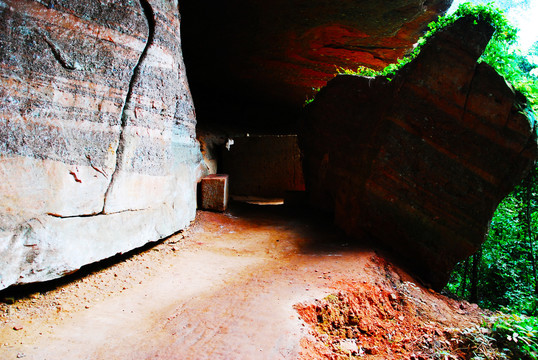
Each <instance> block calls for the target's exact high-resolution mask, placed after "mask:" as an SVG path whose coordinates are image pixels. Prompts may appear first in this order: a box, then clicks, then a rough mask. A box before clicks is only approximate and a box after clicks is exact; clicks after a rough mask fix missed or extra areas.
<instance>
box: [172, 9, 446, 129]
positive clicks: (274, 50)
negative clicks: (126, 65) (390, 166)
mask: <svg viewBox="0 0 538 360" xmlns="http://www.w3.org/2000/svg"><path fill="white" fill-rule="evenodd" d="M450 3H451V1H450V0H427V1H424V0H420V1H419V0H395V1H394V0H392V1H367V0H360V1H357V0H343V1H326V0H308V1H306V0H276V1H263V0H248V1H247V0H231V1H226V2H216V3H212V4H211V6H210V7H208V5H207V4H206V3H204V2H200V1H197V0H181V1H180V9H181V14H182V34H183V40H184V41H183V43H184V54H185V62H186V64H187V71H188V75H189V80H190V81H191V85H192V90H193V94H194V98H195V103H196V107H197V114H198V115H199V120H200V121H207V120H211V121H214V122H219V123H222V122H226V121H228V122H243V123H246V124H247V125H249V126H252V127H255V126H256V124H261V126H262V127H263V126H264V125H265V127H270V128H275V127H276V126H280V127H282V128H284V129H285V130H287V129H288V128H287V127H286V125H287V124H288V123H289V122H293V120H294V118H293V117H294V116H296V115H297V112H298V111H299V110H300V109H301V106H302V105H303V103H304V102H305V100H306V99H307V98H309V97H311V95H312V94H313V93H314V91H313V88H318V87H321V86H324V85H325V83H326V81H328V80H329V79H331V78H332V77H334V75H335V74H336V73H337V69H336V68H337V67H344V68H352V69H356V68H357V67H358V66H359V65H364V66H368V67H372V68H375V69H380V68H383V67H385V66H386V65H388V64H389V63H392V62H395V61H396V60H397V59H398V58H400V57H402V55H403V54H405V53H406V52H407V51H408V50H409V49H410V48H412V45H413V44H414V43H415V42H416V41H417V39H418V38H419V37H420V36H421V35H422V32H423V30H424V29H425V28H426V25H427V24H428V23H429V22H430V21H433V20H435V19H436V17H437V15H438V14H439V13H441V12H443V11H444V10H446V9H447V8H448V6H449V5H450Z"/></svg>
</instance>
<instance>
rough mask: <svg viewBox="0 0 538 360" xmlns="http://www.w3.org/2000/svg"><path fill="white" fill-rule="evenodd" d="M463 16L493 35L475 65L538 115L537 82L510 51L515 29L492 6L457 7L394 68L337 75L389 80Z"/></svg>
mask: <svg viewBox="0 0 538 360" xmlns="http://www.w3.org/2000/svg"><path fill="white" fill-rule="evenodd" d="M465 16H472V17H474V18H475V19H476V20H475V23H477V20H479V19H481V20H485V21H487V22H488V23H490V24H491V25H492V26H493V28H494V29H495V31H494V33H493V36H492V38H491V40H490V42H489V43H488V45H487V47H486V49H485V50H484V53H483V55H482V57H481V58H480V60H479V61H485V62H487V63H488V64H489V65H491V66H493V68H495V70H497V72H498V73H499V74H501V75H502V76H503V77H504V78H505V79H506V80H507V81H508V82H510V83H511V84H512V85H513V86H514V87H515V88H516V89H517V90H519V91H520V92H521V93H523V94H524V95H525V96H526V97H527V99H528V101H529V104H530V106H531V108H532V109H533V111H534V113H538V79H537V78H536V77H534V76H531V75H530V71H531V70H532V68H531V67H530V66H531V64H530V63H529V62H528V61H527V60H526V58H525V57H524V56H523V55H522V54H521V53H520V52H518V51H517V50H515V49H513V47H512V45H513V44H514V43H515V41H516V40H517V29H516V28H515V27H514V26H512V25H510V24H509V22H508V20H507V19H506V17H505V15H504V13H503V12H502V11H501V10H499V9H497V8H495V7H494V3H493V2H492V3H489V4H487V5H473V4H471V3H464V4H461V5H460V6H459V7H458V10H456V12H454V14H451V15H446V16H441V17H439V19H438V20H437V21H435V22H432V23H430V24H429V25H428V27H429V30H428V31H427V32H426V33H425V34H424V36H423V37H421V38H420V39H419V40H418V42H417V44H416V46H415V48H414V49H413V51H412V52H411V53H410V54H409V55H408V56H406V57H404V58H403V59H399V60H398V62H397V63H396V64H390V65H389V66H387V67H386V68H384V69H383V70H381V71H375V70H372V69H369V68H367V67H364V66H361V67H359V68H358V69H356V70H349V69H342V68H339V69H338V70H339V73H343V74H352V75H360V76H370V77H373V76H385V77H387V78H388V79H389V80H391V79H392V78H394V76H395V74H396V73H397V71H398V70H399V69H401V68H402V67H404V66H405V65H406V64H408V63H409V62H411V61H412V60H413V59H414V58H416V57H417V55H418V54H419V53H420V51H421V49H422V47H423V46H424V44H426V42H427V41H428V39H429V38H431V37H432V36H434V35H435V34H436V33H437V32H438V31H440V30H441V29H443V28H445V27H446V26H449V25H451V24H453V23H454V22H455V21H456V20H457V19H459V18H461V17H465ZM537 48H538V45H537ZM537 51H538V50H537ZM528 115H530V116H531V117H532V118H533V117H534V116H533V115H532V114H528Z"/></svg>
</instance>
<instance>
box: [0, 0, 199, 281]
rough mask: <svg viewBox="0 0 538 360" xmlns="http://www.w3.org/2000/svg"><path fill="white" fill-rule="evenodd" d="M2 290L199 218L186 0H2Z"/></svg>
mask: <svg viewBox="0 0 538 360" xmlns="http://www.w3.org/2000/svg"><path fill="white" fill-rule="evenodd" d="M0 79H1V82H0V140H1V141H0V258H2V259H3V261H2V262H0V289H1V288H5V287H7V286H9V285H11V284H18V283H26V282H34V281H42V280H48V279H52V278H55V277H58V276H61V275H63V274H65V273H68V272H72V271H73V270H76V269H78V268H80V266H82V265H84V264H87V263H91V262H94V261H97V260H100V259H103V258H106V257H109V256H112V255H114V254H116V253H121V252H125V251H128V250H131V249H133V248H135V247H138V246H141V245H143V244H145V243H147V242H148V241H155V240H158V239H160V238H163V237H166V236H168V235H170V234H172V233H174V232H176V231H178V230H180V229H182V228H184V227H185V226H187V225H188V224H189V222H190V221H191V220H192V219H193V218H194V215H195V207H196V196H195V191H196V190H195V188H196V180H197V179H198V178H199V175H200V174H199V173H200V161H201V155H200V152H199V147H198V143H197V142H196V140H195V122H196V120H195V116H194V110H193V104H192V100H191V95H190V92H189V88H188V85H187V82H186V77H185V71H184V65H183V60H182V53H181V42H180V34H179V12H178V4H177V3H176V2H175V1H166V0H149V1H146V0H141V1H140V2H139V1H129V2H126V1H120V0H112V1H107V2H99V1H89V2H88V1H82V0H75V1H73V0H69V1H67V0H55V1H39V2H38V1H27V0H19V1H15V0H11V1H0Z"/></svg>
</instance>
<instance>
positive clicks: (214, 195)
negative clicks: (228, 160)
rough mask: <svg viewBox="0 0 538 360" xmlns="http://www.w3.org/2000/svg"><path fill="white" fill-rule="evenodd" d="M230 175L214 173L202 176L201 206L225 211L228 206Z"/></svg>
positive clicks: (206, 208)
mask: <svg viewBox="0 0 538 360" xmlns="http://www.w3.org/2000/svg"><path fill="white" fill-rule="evenodd" d="M228 192H229V191H228V175H225V174H213V175H208V176H206V177H203V178H202V184H201V193H202V194H201V202H202V206H201V208H202V209H204V210H214V211H224V210H226V208H227V207H228Z"/></svg>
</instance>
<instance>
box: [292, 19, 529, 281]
mask: <svg viewBox="0 0 538 360" xmlns="http://www.w3.org/2000/svg"><path fill="white" fill-rule="evenodd" d="M492 31H493V30H492V28H491V26H490V25H489V24H485V23H483V22H480V21H479V22H478V24H477V25H474V24H473V19H460V20H458V21H457V22H456V23H455V24H454V25H453V26H451V27H449V28H446V29H445V30H443V31H442V32H440V33H438V34H437V35H436V36H435V37H433V38H432V39H430V41H429V42H428V43H427V44H426V45H425V46H424V48H423V50H422V52H421V54H420V55H419V56H418V57H417V58H416V59H415V60H414V61H413V62H412V63H410V64H408V65H407V66H406V67H404V68H403V69H402V70H401V71H400V72H399V73H398V74H397V76H396V77H395V78H394V79H393V80H392V81H391V82H389V81H387V79H385V78H383V77H377V78H365V77H355V76H338V77H337V78H335V79H334V80H332V81H330V82H329V83H328V84H327V86H326V87H325V88H323V89H322V90H321V91H320V92H319V94H318V95H317V96H316V99H315V101H314V102H313V103H312V104H311V105H310V106H308V107H307V109H306V116H305V121H304V124H303V130H302V134H301V137H300V139H301V146H302V150H303V152H304V164H303V165H304V172H305V181H306V183H307V189H309V191H310V193H311V200H312V202H313V203H314V204H315V205H317V206H319V207H322V208H325V209H328V210H332V211H334V214H335V215H334V216H335V221H336V223H337V224H338V225H339V226H340V227H342V228H343V229H345V230H346V231H347V232H348V233H350V234H352V235H354V236H357V237H362V236H371V237H372V238H374V239H375V241H377V242H379V243H381V244H383V245H384V246H385V248H386V249H388V250H389V251H391V252H392V253H393V254H394V255H395V257H396V258H398V259H399V260H402V261H404V262H405V263H407V265H409V266H410V267H411V268H412V269H413V270H414V271H415V274H417V275H418V276H419V277H420V278H421V279H422V280H423V281H424V282H426V283H429V284H431V285H432V286H433V287H435V288H437V289H439V288H442V287H443V286H444V284H445V283H446V281H447V280H448V275H449V272H450V270H451V269H452V267H453V266H454V265H455V263H456V262H457V261H459V260H462V259H464V258H465V257H467V256H469V255H470V254H471V253H473V252H474V251H476V249H477V248H478V247H479V245H480V244H481V243H482V242H483V239H484V235H485V233H486V230H487V227H488V222H489V220H490V219H491V216H492V214H493V212H494V210H495V208H496V206H497V205H498V204H499V202H500V201H501V199H502V198H503V197H504V196H506V195H507V193H508V192H509V191H510V190H511V189H512V188H513V186H515V185H516V184H517V183H518V182H519V181H521V179H522V177H523V176H524V174H525V173H526V172H527V171H528V170H529V168H530V167H531V166H532V165H533V164H534V162H535V159H536V156H537V143H536V129H535V127H534V122H529V120H528V119H527V118H526V117H525V115H524V113H525V112H526V110H525V109H526V104H525V98H524V97H523V96H522V95H521V94H519V93H516V92H515V91H514V90H513V89H512V88H511V87H510V86H509V85H508V84H507V83H506V82H505V81H504V79H503V78H502V77H501V76H499V75H498V74H497V73H496V72H495V71H494V70H493V69H492V68H491V67H490V66H489V65H487V64H485V63H480V64H477V62H476V61H477V59H478V58H479V56H480V55H481V53H482V52H483V50H484V48H485V46H486V44H487V42H488V40H489V38H490V36H491V34H492Z"/></svg>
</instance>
